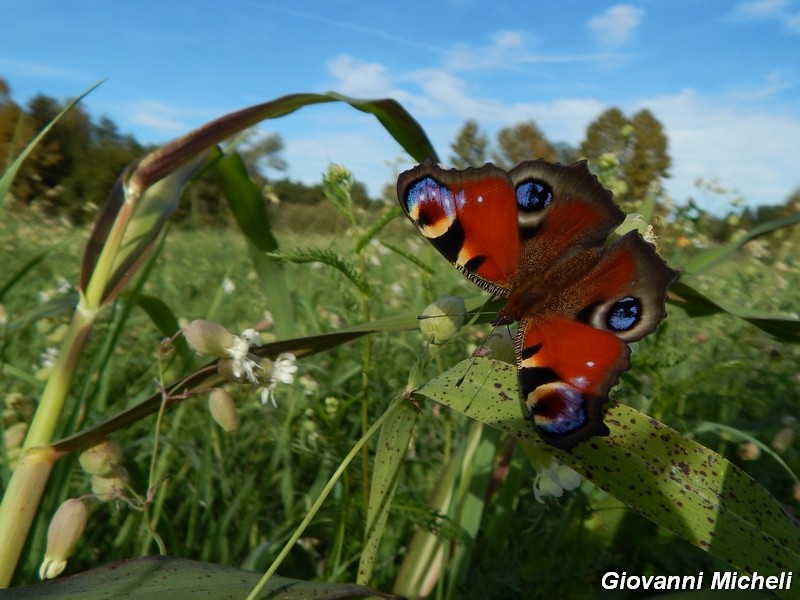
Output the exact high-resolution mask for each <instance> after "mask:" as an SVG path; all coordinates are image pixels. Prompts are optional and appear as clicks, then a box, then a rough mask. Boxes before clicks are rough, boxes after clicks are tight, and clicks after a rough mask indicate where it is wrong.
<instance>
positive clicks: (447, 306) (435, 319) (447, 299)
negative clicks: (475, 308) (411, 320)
mask: <svg viewBox="0 0 800 600" xmlns="http://www.w3.org/2000/svg"><path fill="white" fill-rule="evenodd" d="M465 314H466V308H465V306H464V300H462V299H461V298H459V297H458V296H442V297H441V298H439V299H438V300H437V301H436V302H434V303H433V304H431V305H430V306H428V308H426V309H425V310H424V311H423V313H422V316H421V317H420V320H419V329H420V331H421V332H422V336H423V337H424V338H425V339H426V340H427V341H428V342H429V343H431V344H444V343H445V342H446V341H447V340H449V339H450V338H452V337H453V336H454V335H456V334H457V333H458V331H459V329H461V327H462V326H463V325H464V316H465Z"/></svg>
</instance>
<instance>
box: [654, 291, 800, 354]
mask: <svg viewBox="0 0 800 600" xmlns="http://www.w3.org/2000/svg"><path fill="white" fill-rule="evenodd" d="M668 302H669V304H670V305H672V306H676V307H678V308H680V309H681V310H683V311H684V312H686V314H687V315H689V316H690V317H705V316H708V315H713V314H719V313H728V314H729V315H733V316H735V317H739V318H740V319H744V320H745V321H747V322H748V323H750V324H752V325H754V326H756V327H758V328H759V329H761V330H762V331H766V332H767V333H768V334H770V335H772V336H775V337H776V338H778V339H779V340H782V341H784V342H794V343H797V342H800V320H799V319H793V318H792V317H784V316H780V315H773V314H771V313H767V312H764V311H758V310H752V309H744V308H740V307H738V306H733V305H731V304H728V303H727V302H725V301H724V300H712V299H711V298H709V297H708V296H706V295H705V294H703V293H702V292H701V291H699V290H698V289H696V288H694V287H692V286H691V285H690V284H688V283H686V282H685V281H683V279H681V280H680V281H676V282H675V283H673V284H672V285H671V286H670V288H669V300H668Z"/></svg>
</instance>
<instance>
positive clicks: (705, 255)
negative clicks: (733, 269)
mask: <svg viewBox="0 0 800 600" xmlns="http://www.w3.org/2000/svg"><path fill="white" fill-rule="evenodd" d="M798 223H800V212H798V213H795V214H793V215H790V216H788V217H784V218H782V219H775V220H774V221H768V222H767V223H762V224H761V225H759V226H758V227H754V228H753V229H751V230H750V231H748V232H747V234H745V235H744V236H742V237H741V238H739V239H738V240H736V241H735V242H731V243H730V244H727V245H725V246H722V247H721V248H710V249H708V250H705V251H703V252H701V253H700V254H697V255H695V256H693V257H692V258H690V259H689V260H688V261H686V264H685V265H683V269H682V271H683V273H684V274H685V275H695V274H697V273H700V272H702V271H706V270H708V269H710V268H712V267H714V266H715V265H717V264H718V263H720V262H722V261H723V260H726V259H728V258H730V256H731V255H732V254H733V253H734V252H736V251H737V250H738V249H739V248H741V247H742V246H744V245H745V244H746V243H747V242H749V241H750V240H753V239H755V238H757V237H761V236H762V235H767V234H768V233H772V232H773V231H776V230H778V229H782V228H784V227H791V226H792V225H797V224H798Z"/></svg>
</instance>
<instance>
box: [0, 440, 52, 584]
mask: <svg viewBox="0 0 800 600" xmlns="http://www.w3.org/2000/svg"><path fill="white" fill-rule="evenodd" d="M57 458H58V454H57V453H56V452H55V451H54V450H53V449H52V448H50V447H49V446H40V447H37V448H30V449H28V450H26V451H25V452H24V454H23V455H22V458H21V459H20V461H19V464H18V465H17V468H16V469H14V474H13V475H12V477H11V481H9V483H8V489H7V490H6V493H5V495H4V496H3V503H2V504H1V505H0V540H2V543H0V588H7V587H8V585H9V583H11V578H12V577H13V576H14V569H16V567H17V561H18V560H19V557H20V554H21V553H22V548H23V546H24V545H25V540H26V538H27V537H28V531H29V530H30V527H31V523H33V518H34V517H35V516H36V510H37V508H38V507H39V501H40V500H41V498H42V494H43V493H44V488H45V486H46V485H47V479H48V477H49V476H50V470H51V469H52V468H53V463H54V462H55V461H56V459H57Z"/></svg>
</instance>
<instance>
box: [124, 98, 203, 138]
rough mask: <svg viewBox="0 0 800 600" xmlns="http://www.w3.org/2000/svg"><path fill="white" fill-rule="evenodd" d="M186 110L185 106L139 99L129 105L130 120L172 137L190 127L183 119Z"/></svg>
mask: <svg viewBox="0 0 800 600" xmlns="http://www.w3.org/2000/svg"><path fill="white" fill-rule="evenodd" d="M185 112H186V111H185V110H184V109H183V108H181V107H179V106H174V105H172V104H168V103H166V102H159V101H155V100H139V101H136V102H131V103H130V104H129V105H128V121H129V122H131V123H133V124H136V125H140V126H144V127H147V128H149V129H151V130H153V133H154V134H155V135H163V136H167V137H171V136H174V135H175V134H180V133H184V132H186V131H187V130H188V129H190V126H189V125H187V123H186V121H184V120H182V119H181V117H183V116H184V115H185Z"/></svg>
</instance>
